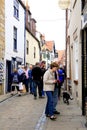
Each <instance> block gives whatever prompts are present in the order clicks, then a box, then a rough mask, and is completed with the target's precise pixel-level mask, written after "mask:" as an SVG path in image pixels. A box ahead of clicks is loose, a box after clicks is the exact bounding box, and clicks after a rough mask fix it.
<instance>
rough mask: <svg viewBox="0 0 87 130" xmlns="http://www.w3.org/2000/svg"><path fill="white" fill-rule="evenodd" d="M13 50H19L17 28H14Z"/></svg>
mask: <svg viewBox="0 0 87 130" xmlns="http://www.w3.org/2000/svg"><path fill="white" fill-rule="evenodd" d="M13 50H14V51H15V52H17V28H16V27H15V26H14V28H13Z"/></svg>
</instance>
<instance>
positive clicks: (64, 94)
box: [63, 91, 73, 105]
mask: <svg viewBox="0 0 87 130" xmlns="http://www.w3.org/2000/svg"><path fill="white" fill-rule="evenodd" d="M69 99H70V100H73V98H72V97H71V96H70V94H69V93H68V92H67V91H65V92H63V102H64V103H67V105H69Z"/></svg>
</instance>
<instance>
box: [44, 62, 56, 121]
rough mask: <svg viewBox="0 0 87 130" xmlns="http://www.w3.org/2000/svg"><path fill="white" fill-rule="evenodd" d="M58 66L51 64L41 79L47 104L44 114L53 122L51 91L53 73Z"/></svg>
mask: <svg viewBox="0 0 87 130" xmlns="http://www.w3.org/2000/svg"><path fill="white" fill-rule="evenodd" d="M57 67H58V64H57V63H56V62H53V63H51V65H50V69H48V70H47V71H46V72H45V74H44V77H43V82H44V91H45V92H46V95H47V104H46V108H45V114H46V116H47V117H50V119H51V120H55V119H56V117H55V115H54V112H53V91H54V87H55V83H57V80H55V71H56V70H57Z"/></svg>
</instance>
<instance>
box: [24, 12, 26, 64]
mask: <svg viewBox="0 0 87 130" xmlns="http://www.w3.org/2000/svg"><path fill="white" fill-rule="evenodd" d="M24 65H26V10H25V12H24Z"/></svg>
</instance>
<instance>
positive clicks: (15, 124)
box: [0, 94, 87, 130]
mask: <svg viewBox="0 0 87 130" xmlns="http://www.w3.org/2000/svg"><path fill="white" fill-rule="evenodd" d="M7 97H8V99H7V100H6V101H4V102H1V103H0V130H70V129H71V130H87V128H86V127H85V123H86V119H85V117H83V116H82V115H81V109H80V108H79V107H78V106H77V104H76V103H75V101H74V100H72V101H70V105H66V104H64V103H63V101H62V99H61V100H60V101H59V103H58V106H57V110H58V111H60V113H61V114H60V115H57V119H56V121H52V120H50V119H49V118H46V117H45V115H44V108H45V104H46V98H44V99H39V98H38V99H37V100H34V99H33V95H30V94H28V95H23V96H21V97H18V96H17V95H15V96H14V97H12V98H9V95H8V96H7ZM3 99H4V98H0V101H1V100H3Z"/></svg>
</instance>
